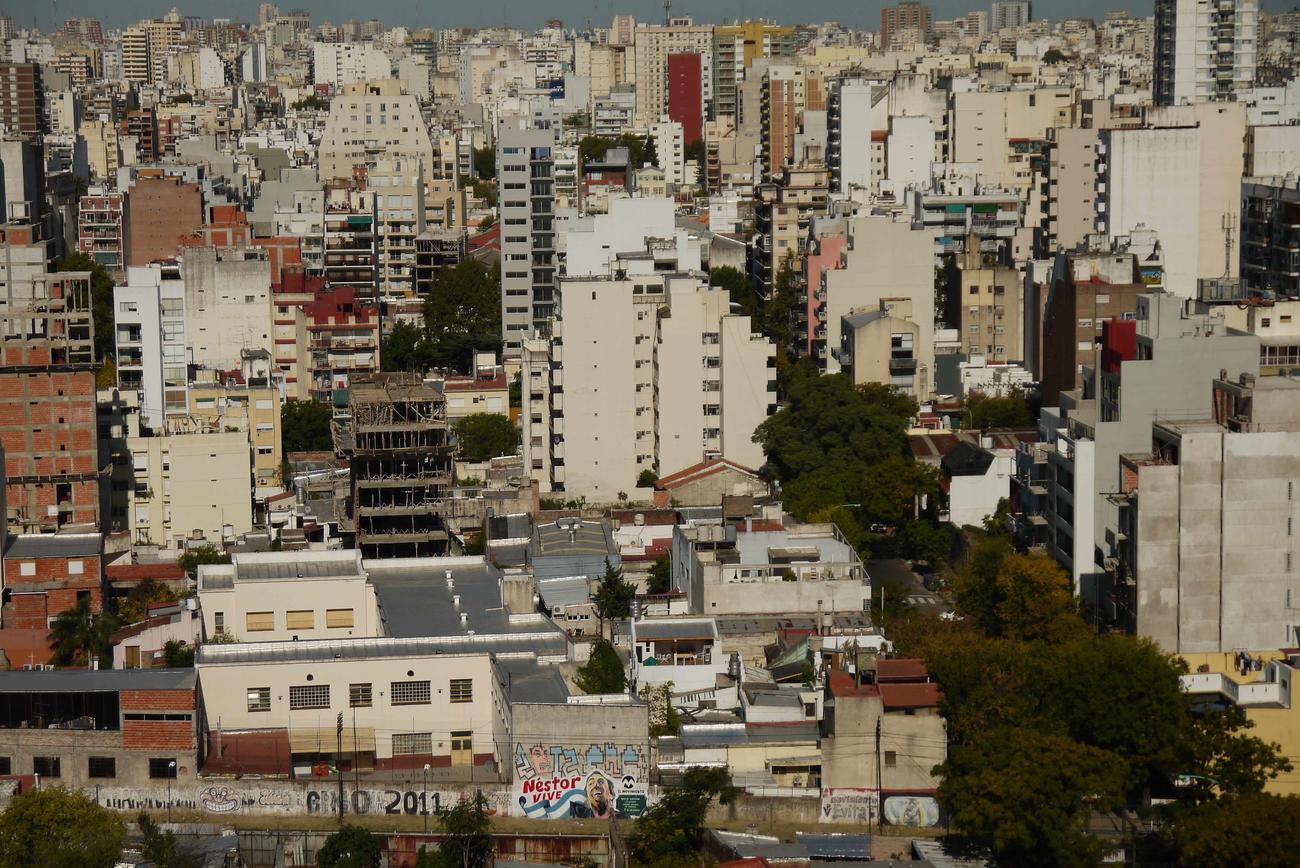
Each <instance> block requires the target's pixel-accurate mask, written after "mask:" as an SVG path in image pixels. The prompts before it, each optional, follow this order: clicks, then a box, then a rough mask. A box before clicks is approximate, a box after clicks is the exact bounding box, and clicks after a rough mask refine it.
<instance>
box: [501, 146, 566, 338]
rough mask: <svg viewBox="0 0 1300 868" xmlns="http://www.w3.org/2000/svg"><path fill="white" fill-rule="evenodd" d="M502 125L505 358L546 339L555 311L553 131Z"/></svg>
mask: <svg viewBox="0 0 1300 868" xmlns="http://www.w3.org/2000/svg"><path fill="white" fill-rule="evenodd" d="M521 124H522V122H520V121H515V122H510V121H503V122H502V123H501V125H500V126H499V128H498V130H497V190H498V202H499V205H498V207H499V209H500V221H501V327H502V337H503V339H504V344H505V355H506V357H507V358H513V357H516V356H518V355H520V354H521V353H522V350H523V341H524V340H525V339H526V338H529V337H532V336H534V335H542V336H545V335H546V334H547V333H548V330H549V323H550V319H551V317H552V315H553V314H554V309H555V292H556V276H557V274H558V263H557V261H556V252H555V251H556V244H555V189H554V184H555V160H554V154H553V150H554V148H555V131H554V130H551V129H534V128H529V127H526V126H523V125H521Z"/></svg>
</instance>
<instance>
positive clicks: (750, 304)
mask: <svg viewBox="0 0 1300 868" xmlns="http://www.w3.org/2000/svg"><path fill="white" fill-rule="evenodd" d="M709 286H717V287H720V288H722V289H725V290H726V291H727V298H729V299H730V300H731V303H732V304H738V305H740V311H741V313H743V314H744V315H745V316H747V317H749V318H751V319H753V320H754V321H755V323H758V317H759V314H760V313H761V309H760V303H759V297H758V293H757V292H756V291H755V289H754V284H753V283H752V282H751V281H750V279H749V278H748V277H746V276H745V275H744V274H743V273H742V272H740V271H739V270H737V269H735V268H732V267H731V266H730V265H719V266H718V267H717V268H712V269H709Z"/></svg>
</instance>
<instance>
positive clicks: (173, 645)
mask: <svg viewBox="0 0 1300 868" xmlns="http://www.w3.org/2000/svg"><path fill="white" fill-rule="evenodd" d="M163 666H165V667H167V668H168V669H192V668H193V667H194V646H193V645H186V644H185V643H184V642H182V641H181V640H179V639H168V640H167V641H166V642H164V643H163Z"/></svg>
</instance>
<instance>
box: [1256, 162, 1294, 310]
mask: <svg viewBox="0 0 1300 868" xmlns="http://www.w3.org/2000/svg"><path fill="white" fill-rule="evenodd" d="M1297 225H1300V182H1297V181H1296V177H1295V176H1294V175H1289V176H1285V177H1276V176H1275V177H1271V178H1245V179H1243V180H1242V184H1241V281H1242V287H1243V289H1245V290H1246V291H1247V292H1248V293H1251V294H1256V295H1261V296H1267V294H1268V293H1270V292H1271V293H1273V294H1274V295H1275V296H1277V297H1280V298H1293V299H1300V273H1298V272H1300V268H1298V267H1297V258H1298V257H1297V255H1296V252H1295V250H1296V246H1297V244H1298V243H1300V230H1297V229H1296V226H1297Z"/></svg>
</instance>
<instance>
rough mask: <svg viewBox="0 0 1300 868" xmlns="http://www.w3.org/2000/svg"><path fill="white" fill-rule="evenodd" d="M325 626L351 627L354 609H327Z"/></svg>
mask: <svg viewBox="0 0 1300 868" xmlns="http://www.w3.org/2000/svg"><path fill="white" fill-rule="evenodd" d="M325 626H326V627H351V626H352V610H351V609H326V610H325Z"/></svg>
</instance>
